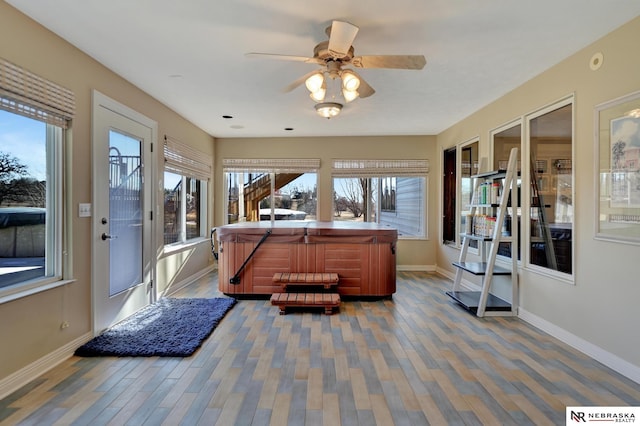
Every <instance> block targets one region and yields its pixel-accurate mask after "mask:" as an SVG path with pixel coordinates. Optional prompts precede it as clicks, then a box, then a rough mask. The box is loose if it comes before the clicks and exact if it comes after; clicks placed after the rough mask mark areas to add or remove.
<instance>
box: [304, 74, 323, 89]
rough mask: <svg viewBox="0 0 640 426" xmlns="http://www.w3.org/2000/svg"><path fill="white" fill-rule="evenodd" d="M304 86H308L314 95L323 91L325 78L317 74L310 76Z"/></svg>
mask: <svg viewBox="0 0 640 426" xmlns="http://www.w3.org/2000/svg"><path fill="white" fill-rule="evenodd" d="M304 84H305V86H307V89H308V90H309V92H311V93H314V92H316V91H318V90H319V89H321V88H322V86H323V85H324V76H323V75H322V73H319V72H317V73H315V74H312V75H311V76H309V78H307V80H306V81H305V82H304Z"/></svg>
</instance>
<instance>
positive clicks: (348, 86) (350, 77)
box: [342, 71, 360, 92]
mask: <svg viewBox="0 0 640 426" xmlns="http://www.w3.org/2000/svg"><path fill="white" fill-rule="evenodd" d="M342 87H343V88H344V89H345V90H349V91H351V92H355V91H356V90H358V87H360V79H359V78H358V77H357V76H356V75H355V74H353V73H351V72H348V71H344V72H343V73H342Z"/></svg>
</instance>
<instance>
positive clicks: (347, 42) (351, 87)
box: [246, 21, 427, 118]
mask: <svg viewBox="0 0 640 426" xmlns="http://www.w3.org/2000/svg"><path fill="white" fill-rule="evenodd" d="M358 30H359V28H358V27H357V26H355V25H353V24H350V23H349V22H342V21H333V23H332V24H331V26H329V27H327V29H326V30H325V32H326V34H327V36H328V37H329V40H327V41H323V42H320V43H319V44H318V45H316V47H315V48H314V49H313V56H312V57H304V56H292V55H279V54H270V53H247V54H246V56H248V57H258V58H267V59H277V60H285V61H296V62H305V63H309V64H316V65H321V66H322V68H321V69H319V70H314V71H311V72H309V73H307V74H305V75H303V76H302V77H300V78H299V79H297V80H296V81H294V82H293V83H291V84H290V85H288V86H287V87H285V88H284V91H285V92H290V91H292V90H293V89H295V88H296V87H298V86H300V85H301V84H302V83H305V84H306V86H307V89H308V90H309V92H310V96H311V99H313V100H314V101H315V102H317V104H316V106H315V108H316V111H317V112H318V114H320V115H321V116H323V117H326V118H331V117H334V116H336V115H338V114H339V113H340V110H341V109H342V104H341V103H340V102H341V99H338V97H339V96H340V95H342V98H343V99H344V100H345V101H346V102H350V101H352V100H354V99H356V98H358V97H360V98H366V97H369V96H371V95H373V94H374V93H375V90H374V89H373V88H372V87H371V86H370V85H369V84H368V83H367V82H366V81H364V79H363V78H362V77H360V75H358V74H357V73H356V72H355V71H353V70H352V69H349V68H344V67H346V66H353V67H355V68H390V69H407V70H421V69H422V68H424V66H425V65H426V63H427V61H426V59H425V57H424V56H423V55H366V56H355V55H354V49H353V45H352V43H353V40H354V39H355V37H356V35H357V34H358ZM338 85H339V86H338ZM327 92H328V93H329V97H328V98H327Z"/></svg>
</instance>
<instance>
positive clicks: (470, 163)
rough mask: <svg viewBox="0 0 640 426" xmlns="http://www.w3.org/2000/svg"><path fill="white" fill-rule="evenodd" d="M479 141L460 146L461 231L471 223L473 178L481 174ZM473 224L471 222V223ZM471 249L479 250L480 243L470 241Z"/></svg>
mask: <svg viewBox="0 0 640 426" xmlns="http://www.w3.org/2000/svg"><path fill="white" fill-rule="evenodd" d="M478 145H479V142H478V141H474V142H467V143H464V144H462V145H460V230H461V231H462V230H464V229H466V227H467V221H471V219H472V218H471V217H470V214H471V202H472V198H473V190H474V187H473V185H474V183H475V181H476V179H473V178H472V176H475V175H477V174H478V173H479V172H480V164H479V157H478V156H479V154H478ZM469 223H471V222H469ZM469 247H470V248H473V249H476V250H477V249H478V241H476V240H471V241H469Z"/></svg>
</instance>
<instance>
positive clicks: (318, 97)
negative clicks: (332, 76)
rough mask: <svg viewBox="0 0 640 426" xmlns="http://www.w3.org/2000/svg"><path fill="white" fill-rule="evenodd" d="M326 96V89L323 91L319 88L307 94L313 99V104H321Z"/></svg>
mask: <svg viewBox="0 0 640 426" xmlns="http://www.w3.org/2000/svg"><path fill="white" fill-rule="evenodd" d="M326 94H327V89H324V88H322V87H321V88H319V89H318V90H316V91H315V92H311V93H309V97H310V98H311V99H313V100H314V101H315V102H322V101H324V97H325V95H326Z"/></svg>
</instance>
